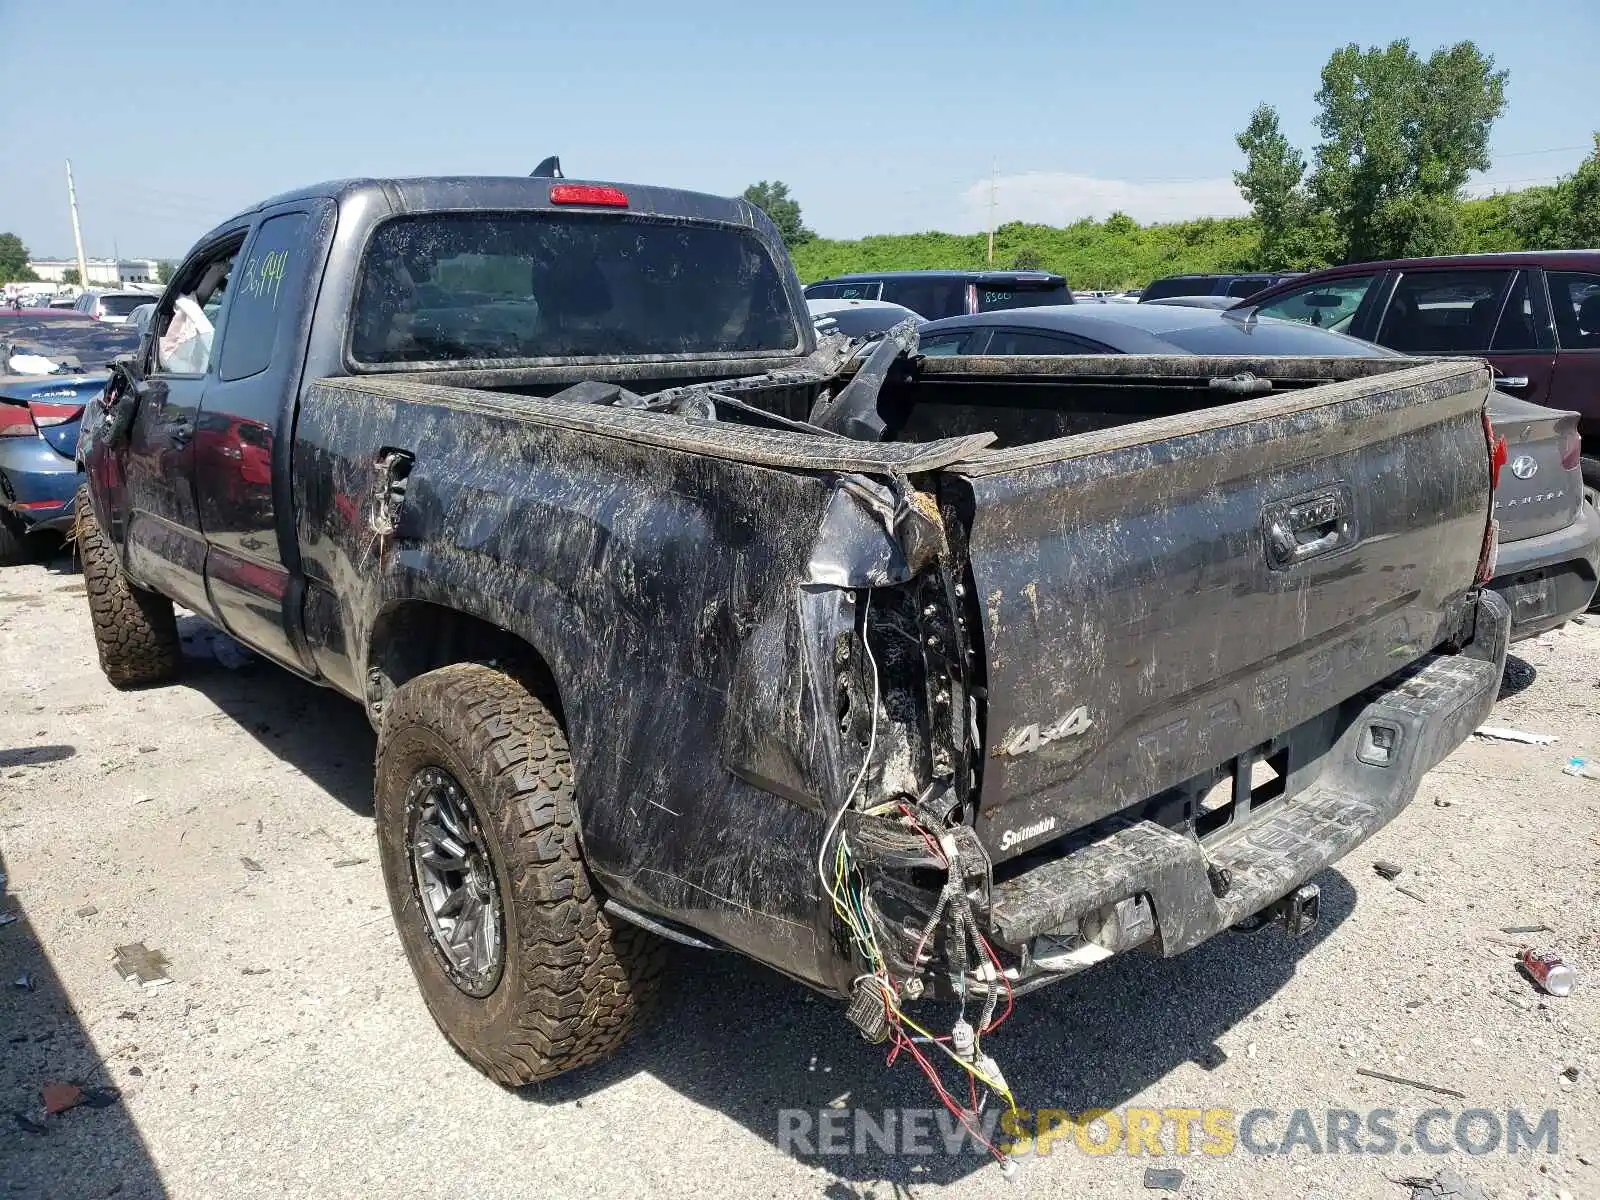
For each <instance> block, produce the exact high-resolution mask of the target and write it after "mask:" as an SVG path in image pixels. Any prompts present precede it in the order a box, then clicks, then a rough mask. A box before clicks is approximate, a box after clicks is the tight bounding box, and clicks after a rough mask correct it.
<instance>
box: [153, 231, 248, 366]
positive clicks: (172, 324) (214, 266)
mask: <svg viewBox="0 0 1600 1200" xmlns="http://www.w3.org/2000/svg"><path fill="white" fill-rule="evenodd" d="M243 240H244V239H243V238H240V239H238V240H236V241H231V242H228V243H226V244H224V245H223V246H221V247H219V248H217V249H216V250H214V251H212V252H211V253H209V254H206V255H205V256H204V257H201V258H199V259H196V260H194V261H193V262H191V263H190V264H189V265H188V266H186V267H185V268H184V269H183V273H182V274H181V275H180V276H179V283H178V292H177V299H176V300H175V301H173V302H172V303H170V304H163V305H162V306H161V307H160V308H159V309H157V310H156V315H155V318H154V319H153V320H152V321H151V329H152V330H154V331H155V333H156V337H155V339H154V341H155V367H154V369H155V371H156V372H157V373H159V374H163V375H204V374H205V373H206V370H207V368H208V367H209V365H210V363H211V351H212V347H213V342H214V341H215V340H216V328H217V318H218V317H219V316H221V314H222V301H223V298H224V297H225V296H226V295H227V291H228V279H229V276H230V275H231V274H232V273H233V263H234V259H235V258H237V257H238V255H239V247H240V246H241V245H242V244H243Z"/></svg>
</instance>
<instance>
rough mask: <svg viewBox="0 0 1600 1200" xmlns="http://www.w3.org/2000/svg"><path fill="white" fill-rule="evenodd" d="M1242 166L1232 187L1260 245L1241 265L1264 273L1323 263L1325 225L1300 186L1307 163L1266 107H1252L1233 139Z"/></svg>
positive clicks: (1235, 174) (1325, 236)
mask: <svg viewBox="0 0 1600 1200" xmlns="http://www.w3.org/2000/svg"><path fill="white" fill-rule="evenodd" d="M1234 140H1235V141H1236V142H1237V143H1238V146H1239V149H1240V150H1242V151H1244V158H1245V167H1244V170H1242V171H1235V172H1234V173H1233V182H1234V184H1235V186H1237V187H1238V189H1239V194H1240V195H1241V196H1243V197H1244V198H1245V200H1246V202H1247V203H1248V204H1249V205H1250V210H1251V212H1252V214H1253V215H1254V216H1255V219H1256V224H1257V225H1259V226H1260V227H1261V244H1260V246H1259V247H1258V249H1257V250H1256V253H1255V254H1253V255H1251V256H1250V259H1249V261H1248V262H1247V263H1246V264H1245V265H1247V266H1249V267H1252V268H1255V269H1257V270H1263V271H1287V270H1301V271H1304V270H1311V269H1314V268H1316V267H1321V266H1326V265H1327V262H1328V251H1329V246H1328V242H1329V240H1330V238H1329V230H1328V228H1327V222H1326V221H1324V220H1321V219H1319V215H1318V214H1317V213H1315V212H1314V211H1313V206H1312V203H1311V197H1310V195H1309V193H1308V192H1307V191H1306V189H1305V187H1304V181H1305V174H1306V160H1305V158H1304V156H1303V155H1301V153H1300V151H1299V150H1297V149H1296V148H1295V147H1294V146H1293V145H1291V144H1290V142H1289V139H1288V138H1287V137H1285V136H1284V134H1283V131H1282V130H1281V129H1280V128H1279V127H1278V112H1277V110H1276V109H1274V108H1273V107H1272V106H1271V105H1270V104H1261V105H1257V106H1256V110H1255V111H1254V112H1253V113H1251V114H1250V123H1249V124H1248V125H1246V126H1245V127H1244V130H1243V131H1242V132H1241V133H1240V134H1239V136H1238V137H1237V138H1235V139H1234Z"/></svg>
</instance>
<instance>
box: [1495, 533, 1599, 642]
mask: <svg viewBox="0 0 1600 1200" xmlns="http://www.w3.org/2000/svg"><path fill="white" fill-rule="evenodd" d="M1597 579H1600V513H1596V512H1595V510H1594V508H1593V506H1592V505H1589V504H1582V505H1580V506H1579V516H1578V519H1577V520H1576V521H1574V522H1573V523H1572V524H1570V525H1568V526H1567V527H1566V528H1565V529H1557V530H1556V531H1555V532H1553V533H1544V534H1540V535H1539V536H1538V537H1531V538H1522V539H1521V540H1520V541H1515V542H1502V543H1501V544H1500V553H1499V557H1498V559H1497V560H1496V566H1495V577H1494V579H1493V580H1491V581H1490V583H1489V586H1490V587H1492V588H1493V589H1494V590H1495V591H1497V592H1499V593H1500V595H1501V597H1502V598H1504V600H1505V602H1506V604H1507V606H1508V607H1509V608H1510V609H1511V640H1512V641H1518V640H1519V639H1521V638H1526V637H1532V636H1533V635H1534V634H1537V633H1543V632H1545V631H1546V630H1548V629H1554V628H1555V627H1556V626H1558V625H1565V624H1566V623H1567V622H1568V621H1570V620H1571V619H1572V618H1573V617H1575V616H1577V615H1578V614H1579V613H1581V612H1583V610H1584V609H1586V608H1588V607H1589V602H1590V600H1592V599H1593V598H1594V592H1595V583H1596V580H1597Z"/></svg>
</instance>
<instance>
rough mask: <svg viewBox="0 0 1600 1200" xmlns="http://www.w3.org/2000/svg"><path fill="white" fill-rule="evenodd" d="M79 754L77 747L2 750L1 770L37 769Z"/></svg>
mask: <svg viewBox="0 0 1600 1200" xmlns="http://www.w3.org/2000/svg"><path fill="white" fill-rule="evenodd" d="M77 752H78V748H77V747H76V746H18V747H16V748H15V749H13V750H0V770H4V769H5V768H6V767H37V766H41V765H43V764H44V763H53V762H61V761H62V760H63V759H68V758H71V757H72V756H73V755H74V754H76V753H77Z"/></svg>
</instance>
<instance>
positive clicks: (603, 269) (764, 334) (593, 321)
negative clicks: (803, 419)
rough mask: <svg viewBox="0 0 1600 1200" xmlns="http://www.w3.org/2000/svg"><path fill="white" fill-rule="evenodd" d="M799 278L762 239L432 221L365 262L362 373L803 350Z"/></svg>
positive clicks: (393, 237) (530, 219) (391, 224)
mask: <svg viewBox="0 0 1600 1200" xmlns="http://www.w3.org/2000/svg"><path fill="white" fill-rule="evenodd" d="M784 281H785V276H784V274H783V273H782V272H781V271H780V270H779V269H778V266H777V264H776V263H774V262H773V260H772V257H771V255H770V254H769V253H768V252H767V250H766V248H765V246H763V244H762V243H761V242H760V241H759V240H758V239H757V238H756V237H755V236H754V235H753V234H752V233H750V232H749V231H748V230H743V229H739V228H736V227H732V226H722V225H686V224H682V223H680V222H673V221H664V220H659V219H654V218H648V217H640V216H634V215H631V214H630V215H615V214H610V213H604V214H601V213H578V212H504V213H482V214H480V213H429V214H422V215H418V216H411V217H396V218H393V219H391V220H389V221H387V222H385V223H384V224H383V225H381V226H380V227H379V228H378V230H377V232H376V233H375V234H374V235H373V237H372V240H371V241H370V242H369V243H368V246H367V249H366V251H365V253H364V255H363V259H362V267H361V281H360V284H359V286H358V290H357V295H356V300H355V305H354V311H353V314H352V317H353V319H352V321H351V334H350V354H351V357H352V358H353V359H354V360H355V362H357V363H360V364H366V365H372V366H378V365H387V364H396V363H425V362H459V361H471V360H492V359H534V358H567V357H573V358H586V357H598V356H605V355H615V354H629V355H632V354H662V355H697V354H727V353H739V352H750V351H774V352H777V351H794V350H797V349H799V348H800V347H801V346H802V344H803V341H802V335H801V331H800V326H799V324H798V323H797V319H796V315H795V313H794V311H793V306H792V304H791V303H790V299H789V294H788V292H787V290H786V289H785V286H784Z"/></svg>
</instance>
